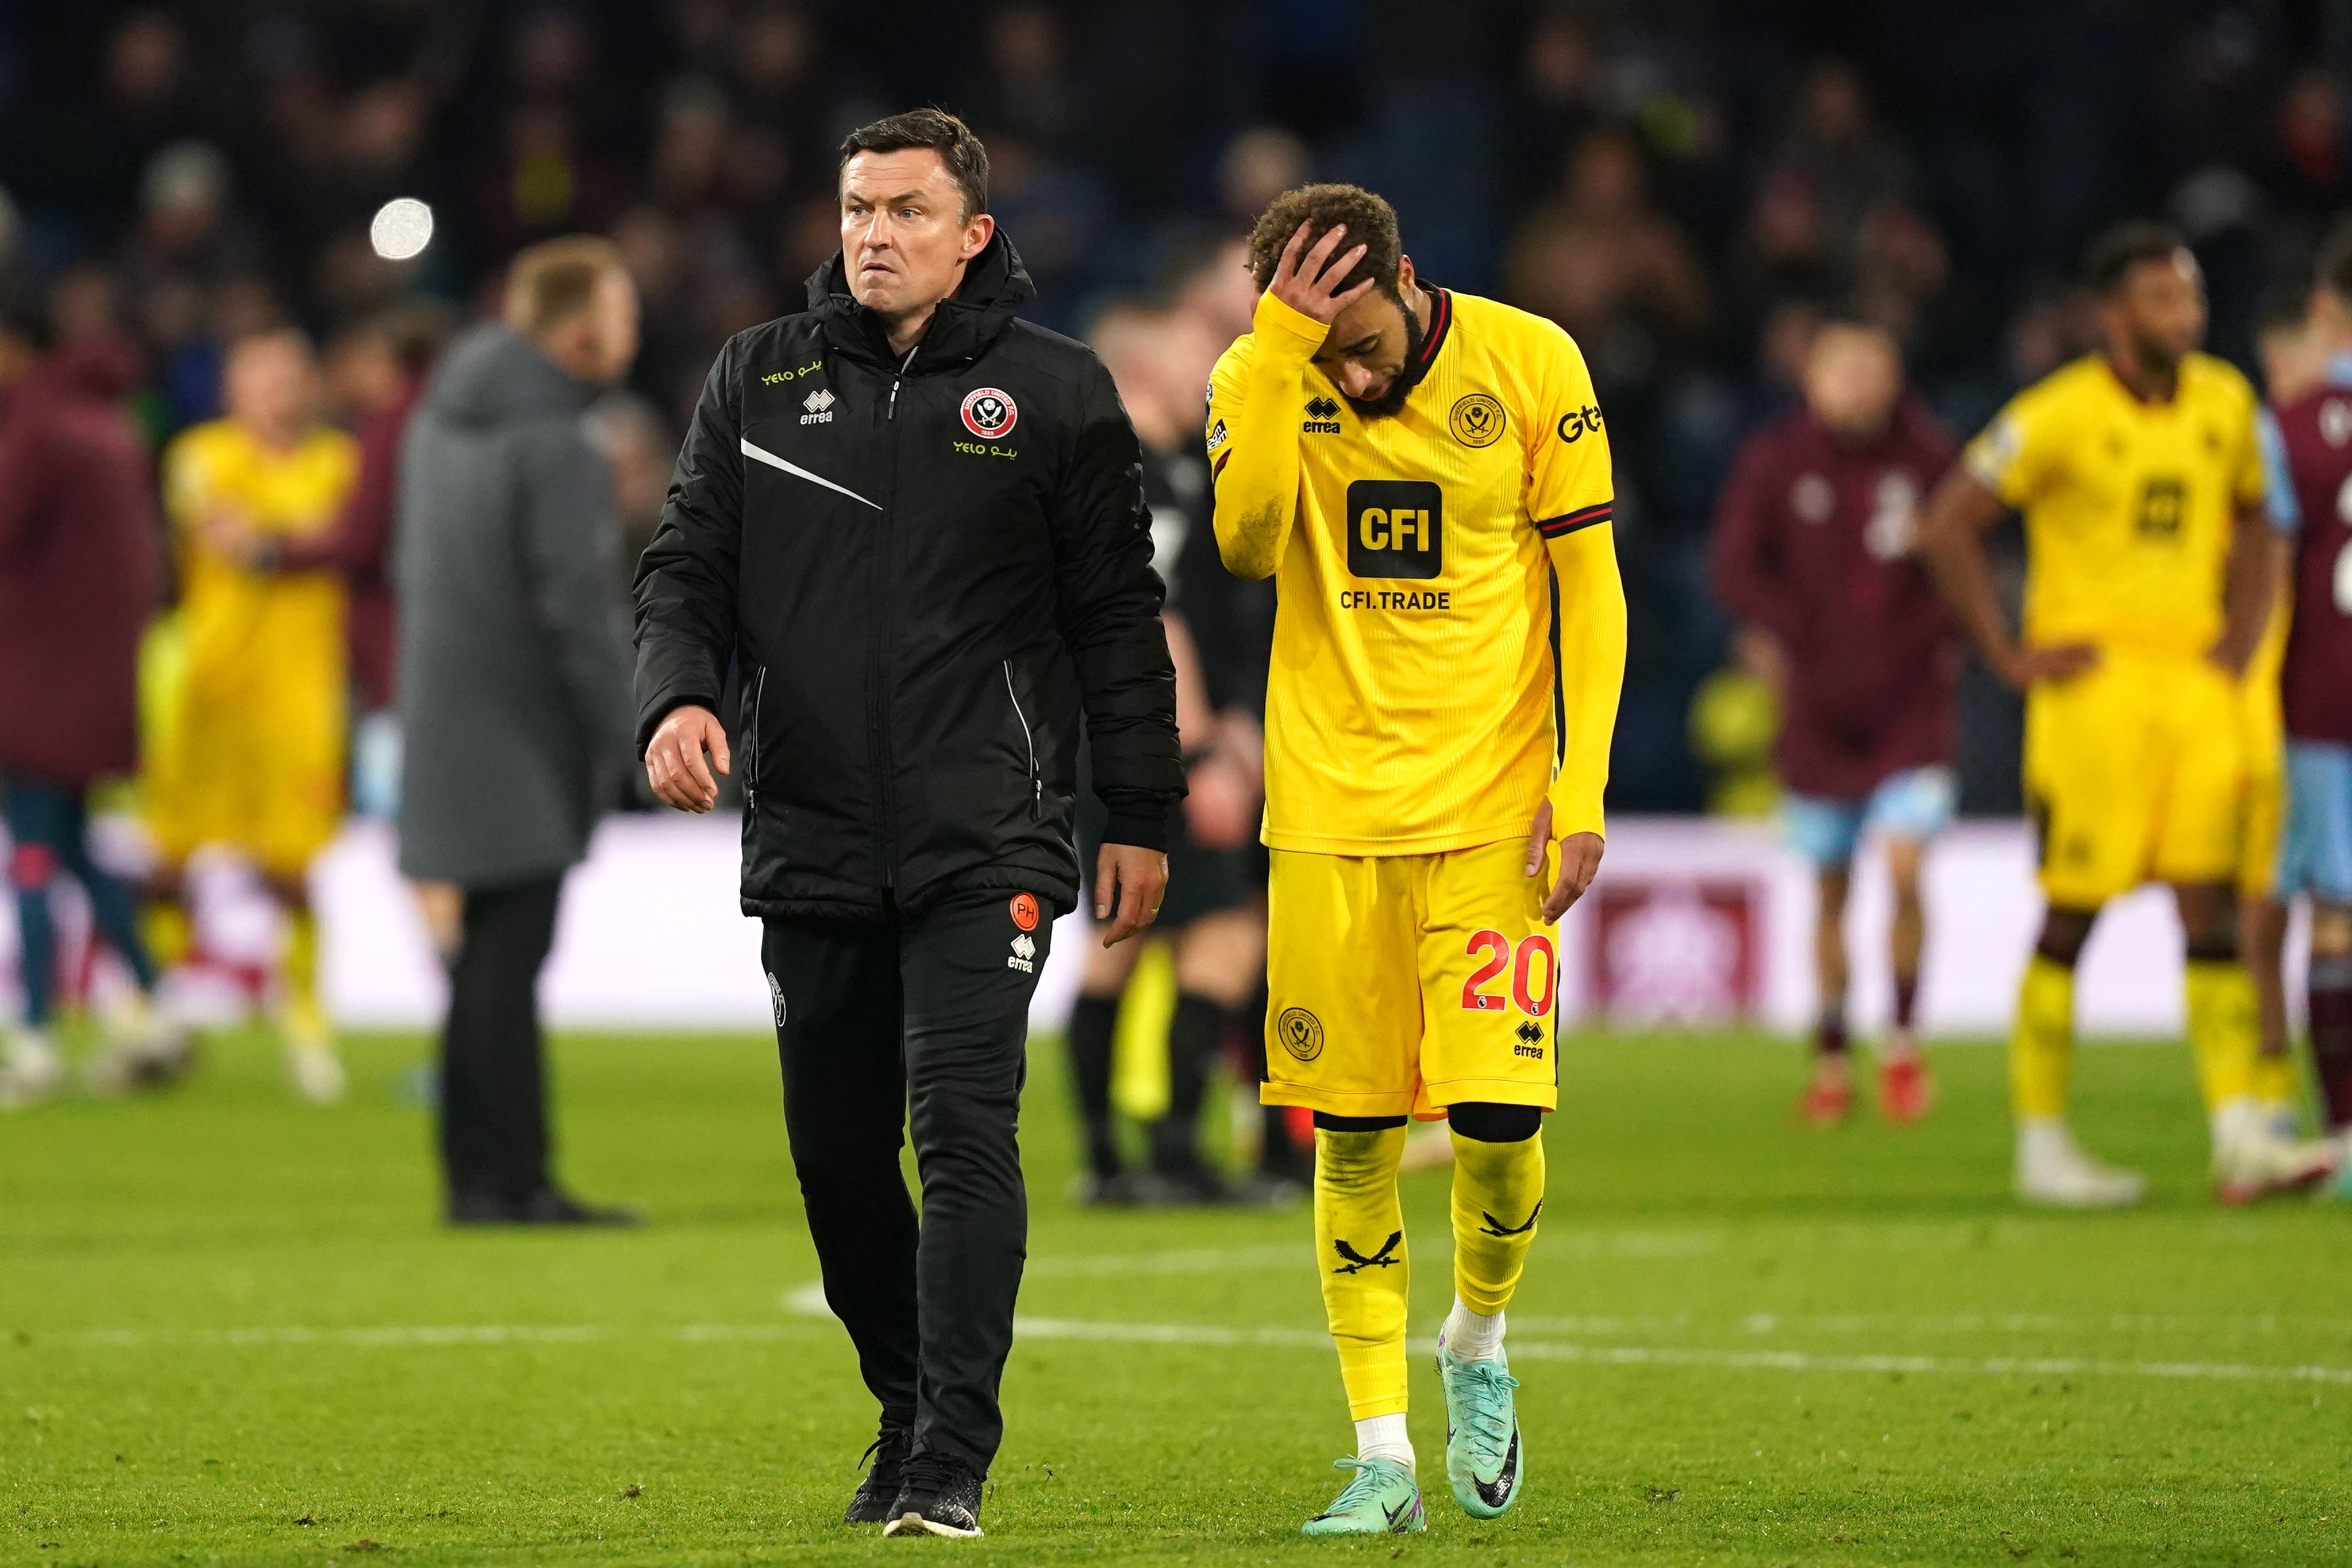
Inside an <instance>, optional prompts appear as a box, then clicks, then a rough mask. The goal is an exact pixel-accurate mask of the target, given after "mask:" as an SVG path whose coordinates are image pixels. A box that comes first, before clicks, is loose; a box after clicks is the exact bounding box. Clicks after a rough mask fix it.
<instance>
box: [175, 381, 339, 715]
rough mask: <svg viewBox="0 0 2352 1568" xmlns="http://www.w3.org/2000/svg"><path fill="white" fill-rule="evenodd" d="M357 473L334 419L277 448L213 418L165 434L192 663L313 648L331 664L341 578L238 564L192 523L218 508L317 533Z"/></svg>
mask: <svg viewBox="0 0 2352 1568" xmlns="http://www.w3.org/2000/svg"><path fill="white" fill-rule="evenodd" d="M358 474H359V447H358V445H357V444H356V443H354V442H353V441H352V438H351V437H350V436H348V435H345V434H342V433H341V432H340V431H335V430H328V429H319V430H314V431H311V432H310V433H309V434H306V435H305V436H303V437H302V439H301V440H300V441H299V442H298V443H297V444H295V445H293V446H291V447H289V448H288V449H286V450H284V451H278V450H276V449H273V448H271V447H268V446H264V445H263V444H261V443H260V442H258V441H257V440H255V439H254V438H253V436H252V435H251V434H248V433H247V431H246V429H245V427H244V426H242V425H239V424H236V423H233V422H231V421H229V420H226V419H222V420H215V421H213V422H212V423H208V424H199V425H196V426H194V428H192V429H190V430H188V431H186V432H184V433H183V434H181V435H180V436H179V438H178V439H177V440H175V441H173V443H172V444H171V446H170V447H169V448H168V449H167V450H166V451H165V453H164V455H163V504H164V509H165V511H166V513H167V514H168V516H169V517H170V518H171V522H172V528H173V535H174V537H175V538H176V540H177V542H178V544H179V547H180V565H181V571H182V574H183V582H184V591H183V593H182V597H181V603H182V613H183V614H184V618H185V629H184V635H185V637H186V638H187V645H188V660H189V663H190V664H191V665H192V666H194V667H198V668H218V667H219V666H220V665H222V664H246V663H248V662H250V663H251V664H253V665H254V666H256V667H260V666H269V665H277V666H281V667H282V666H283V665H285V664H291V663H298V662H299V663H310V662H313V661H315V660H318V659H320V658H321V657H325V658H329V659H331V660H332V661H333V664H334V667H335V668H336V669H337V670H338V671H340V670H341V667H342V634H343V632H342V615H343V589H342V583H341V580H340V579H339V578H337V577H335V576H334V575H333V574H332V573H331V572H292V573H285V574H279V573H274V572H259V571H253V570H247V568H246V567H244V566H241V565H239V564H238V563H237V562H236V561H234V560H231V559H227V558H226V557H224V556H222V555H220V554H219V553H217V552H216V551H215V550H213V549H210V548H209V547H208V546H206V544H205V541H204V537H203V533H202V529H203V528H204V525H205V521H206V519H207V518H209V517H212V516H213V515H214V514H215V513H221V514H226V516H228V517H234V518H235V519H236V520H237V521H238V522H240V523H242V524H243V525H244V526H245V527H247V528H251V529H253V530H254V531H256V532H257V533H261V534H275V535H283V536H288V537H293V536H297V535H302V534H315V533H320V532H322V531H324V530H325V529H327V528H331V527H333V526H334V521H335V514H336V512H337V511H338V510H339V509H340V508H341V506H342V504H343V498H344V497H346V496H348V495H349V494H350V493H351V487H352V481H353V480H354V479H355V478H356V477H357V476H358Z"/></svg>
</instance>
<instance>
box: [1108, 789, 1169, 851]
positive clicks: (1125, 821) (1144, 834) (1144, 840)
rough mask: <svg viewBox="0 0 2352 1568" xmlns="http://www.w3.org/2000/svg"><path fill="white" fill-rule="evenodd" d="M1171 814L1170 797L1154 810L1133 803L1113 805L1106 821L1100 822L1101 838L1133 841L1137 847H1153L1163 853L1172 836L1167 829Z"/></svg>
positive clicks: (1128, 842)
mask: <svg viewBox="0 0 2352 1568" xmlns="http://www.w3.org/2000/svg"><path fill="white" fill-rule="evenodd" d="M1173 814H1174V802H1173V801H1171V802H1169V803H1168V804H1167V805H1164V806H1161V807H1160V809H1159V810H1137V809H1136V808H1135V807H1133V806H1114V807H1112V808H1111V811H1110V821H1108V822H1107V823H1105V824H1104V826H1103V842H1105V843H1107V844H1133V845H1134V846H1135V847H1136V848H1137V849H1139V850H1156V851H1158V852H1160V853H1161V854H1166V853H1167V852H1168V845H1169V843H1170V842H1171V841H1172V839H1173V837H1174V835H1173V834H1172V833H1171V832H1170V831H1169V829H1168V821H1169V818H1170V817H1171V816H1172V815H1173Z"/></svg>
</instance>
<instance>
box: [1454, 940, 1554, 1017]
mask: <svg viewBox="0 0 2352 1568" xmlns="http://www.w3.org/2000/svg"><path fill="white" fill-rule="evenodd" d="M1464 951H1465V953H1467V954H1468V955H1469V956H1471V957H1474V958H1475V957H1476V956H1479V955H1480V954H1482V953H1483V954H1485V955H1486V962H1484V963H1482V964H1480V965H1479V966H1478V967H1476V968H1475V969H1473V970H1472V971H1470V977H1469V978H1468V979H1466V980H1465V981H1463V982H1462V1007H1463V1010H1464V1011H1465V1012H1475V1013H1485V1012H1494V1011H1496V1010H1498V1009H1501V1008H1502V1007H1503V1006H1504V1005H1505V1004H1504V1000H1503V994H1502V992H1500V991H1490V990H1487V989H1486V986H1487V985H1488V984H1489V983H1490V982H1492V981H1493V980H1495V979H1496V977H1499V976H1500V975H1501V974H1502V972H1503V971H1504V970H1506V969H1508V970H1509V971H1510V972H1511V997H1510V999H1511V1001H1512V1002H1514V1003H1517V1006H1518V1009H1519V1010H1520V1011H1521V1012H1523V1013H1525V1014H1527V1015H1528V1017H1529V1018H1537V1019H1539V1018H1542V1017H1543V1016H1544V1015H1545V1014H1547V1013H1549V1012H1550V1011H1551V1004H1552V998H1554V997H1555V996H1557V995H1558V994H1559V954H1558V953H1556V952H1555V951H1553V948H1552V945H1551V938H1550V937H1549V936H1545V935H1544V934H1543V933H1542V932H1540V931H1538V932H1534V933H1531V934H1530V935H1528V936H1523V937H1521V938H1520V939H1519V944H1518V948H1517V953H1516V954H1514V952H1513V950H1512V946H1511V939H1510V938H1509V937H1507V936H1504V935H1503V934H1502V933H1501V932H1499V931H1481V932H1479V933H1477V934H1476V935H1475V936H1472V937H1471V938H1470V945H1469V946H1468V947H1466V948H1465V949H1464ZM1538 958H1540V959H1541V960H1542V971H1541V973H1540V975H1538V973H1537V972H1536V969H1537V962H1536V961H1537V960H1538ZM1538 982H1540V983H1541V985H1542V987H1543V989H1542V990H1541V991H1540V992H1538V990H1537V989H1536V986H1537V984H1538Z"/></svg>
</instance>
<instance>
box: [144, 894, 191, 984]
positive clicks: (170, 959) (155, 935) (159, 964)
mask: <svg viewBox="0 0 2352 1568" xmlns="http://www.w3.org/2000/svg"><path fill="white" fill-rule="evenodd" d="M139 935H140V936H142V937H143V938H145V939H146V943H147V954H148V956H149V957H151V958H152V959H153V960H154V961H155V967H156V968H157V969H158V970H163V969H176V968H178V967H180V966H181V965H183V964H184V963H186V962H187V961H188V950H189V949H190V948H191V947H192V946H194V945H195V934H194V930H193V929H192V928H191V927H190V925H189V924H188V912H187V911H186V910H185V909H183V908H182V907H180V902H179V900H177V899H173V898H151V899H149V900H148V901H147V902H146V904H143V905H142V906H141V908H140V911H139Z"/></svg>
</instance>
